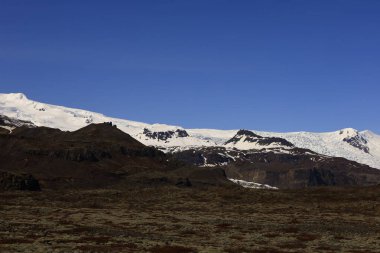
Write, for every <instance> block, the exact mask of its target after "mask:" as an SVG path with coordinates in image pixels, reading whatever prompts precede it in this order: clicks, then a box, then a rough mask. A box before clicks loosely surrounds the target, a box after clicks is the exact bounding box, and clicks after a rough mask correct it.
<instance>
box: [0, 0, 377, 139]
mask: <svg viewBox="0 0 380 253" xmlns="http://www.w3.org/2000/svg"><path fill="white" fill-rule="evenodd" d="M379 13H380V1H377V0H318V1H306V0H246V1H245V0H238V1H232V0H191V1H187V0H175V1H174V0H151V1H148V0H129V1H122V0H120V1H118V0H112V1H106V0H102V1H98V0H65V1H51V0H45V1H42V0H0V93H10V92H22V93H24V94H26V96H27V97H29V98H30V99H33V100H37V101H40V102H45V103H50V104H57V105H63V106H67V107H74V108H81V109H86V110H91V111H96V112H100V113H103V114H106V115H107V116H112V117H119V118H125V119H129V120H135V121H141V122H146V123H165V124H170V125H179V126H183V127H186V128H217V129H243V128H244V129H254V130H267V131H282V132H287V131H316V132H323V131H333V130H337V129H341V128H346V127H353V128H356V129H359V130H364V129H370V130H372V131H374V132H377V133H380V15H379Z"/></svg>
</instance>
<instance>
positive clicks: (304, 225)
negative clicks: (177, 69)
mask: <svg viewBox="0 0 380 253" xmlns="http://www.w3.org/2000/svg"><path fill="white" fill-rule="evenodd" d="M0 252H154V253H158V252H380V186H377V187H369V188H346V189H343V188H316V189H307V190H292V191H290V190H286V191H285V190H280V191H275V190H250V189H242V188H237V187H230V188H219V187H209V188H192V187H189V188H176V187H159V188H156V189H155V188H140V189H133V188H132V189H128V190H123V191H118V190H91V191H73V190H67V191H42V192H2V193H0Z"/></svg>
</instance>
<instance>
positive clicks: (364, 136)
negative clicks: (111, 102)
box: [0, 93, 380, 169]
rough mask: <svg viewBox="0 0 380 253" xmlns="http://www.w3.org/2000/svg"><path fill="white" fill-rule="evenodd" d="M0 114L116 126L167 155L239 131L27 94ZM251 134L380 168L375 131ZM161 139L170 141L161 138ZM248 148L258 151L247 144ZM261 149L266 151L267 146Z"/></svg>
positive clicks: (11, 98) (68, 125)
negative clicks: (135, 117)
mask: <svg viewBox="0 0 380 253" xmlns="http://www.w3.org/2000/svg"><path fill="white" fill-rule="evenodd" d="M0 114H2V115H5V116H7V117H11V118H16V119H19V120H23V121H30V122H31V123H33V124H34V125H36V126H48V127H52V128H58V129H61V130H70V131H73V130H78V129H80V128H82V127H84V126H86V125H89V124H91V123H103V122H113V124H115V125H117V126H118V127H119V128H120V129H121V130H122V131H124V132H126V133H128V134H129V135H131V136H132V137H133V138H135V139H136V140H138V141H140V142H142V143H143V144H145V145H148V146H155V147H157V148H159V149H161V150H163V151H165V152H175V151H180V150H187V149H192V148H196V147H215V146H225V143H226V142H227V141H228V140H230V139H231V138H233V136H235V135H236V133H237V132H238V131H239V130H217V129H185V128H183V127H180V126H171V125H165V124H147V123H142V122H136V121H130V120H124V119H118V118H112V117H107V116H105V115H103V114H100V113H96V112H91V111H86V110H82V109H74V108H67V107H64V106H56V105H50V104H45V103H40V102H37V101H33V100H30V99H28V98H27V96H26V95H24V94H22V93H10V94H0ZM249 131H251V132H253V133H254V134H256V135H259V136H262V137H265V138H269V137H270V138H282V139H284V140H286V141H288V142H290V143H292V144H293V145H294V146H296V147H299V148H305V149H310V150H312V151H314V152H317V153H320V154H322V155H328V156H334V157H344V158H347V159H349V160H353V161H356V162H359V163H363V164H367V165H369V166H371V167H374V168H378V169H380V136H378V135H377V134H376V133H374V132H373V131H370V130H364V131H358V130H356V129H353V128H344V129H340V130H337V131H333V132H324V133H313V132H305V131H302V132H289V133H276V132H265V131H255V130H249ZM172 132H174V133H172ZM158 136H164V137H165V138H158ZM228 148H238V149H239V147H236V146H234V145H230V146H228ZM246 148H247V149H250V148H258V147H257V146H252V147H251V146H249V145H247V147H246ZM259 148H261V146H259ZM262 148H267V147H265V146H262Z"/></svg>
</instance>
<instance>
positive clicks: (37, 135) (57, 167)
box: [0, 123, 228, 189]
mask: <svg viewBox="0 0 380 253" xmlns="http://www.w3.org/2000/svg"><path fill="white" fill-rule="evenodd" d="M0 146H1V147H2V149H1V152H0V164H1V168H0V170H1V171H3V172H4V171H5V172H10V173H16V174H20V173H26V174H30V175H33V176H34V177H35V178H36V179H37V180H38V181H39V182H40V184H41V188H43V189H44V188H63V187H73V188H97V187H123V186H125V185H129V186H130V185H131V184H135V185H150V184H157V183H160V184H177V183H178V181H180V180H184V178H189V179H188V180H191V181H192V184H191V185H197V182H196V181H197V179H196V178H197V177H199V176H196V177H194V178H195V179H194V180H192V179H191V174H192V172H193V171H194V173H195V172H196V173H198V169H196V168H194V167H192V166H188V168H187V169H186V170H184V169H183V168H181V166H180V165H179V164H178V163H175V162H168V161H167V158H166V156H165V154H164V153H162V152H161V151H158V150H157V149H155V148H152V147H146V146H145V145H143V144H141V143H140V142H138V141H136V140H135V139H133V138H132V137H131V136H129V135H128V134H126V133H124V132H122V131H120V130H119V129H117V128H116V127H115V126H112V124H110V123H104V124H92V125H89V126H87V127H84V128H82V129H80V130H78V131H75V132H63V131H60V130H57V129H51V128H46V127H36V128H27V127H21V128H16V129H14V130H13V131H12V133H11V134H0ZM210 171H215V170H210ZM210 171H205V173H210ZM185 172H186V173H185ZM211 173H212V172H211ZM215 173H216V175H219V174H220V173H219V174H218V172H217V171H215ZM207 176H208V175H207ZM218 177H219V176H218ZM213 180H214V179H211V180H209V182H210V184H213ZM220 180H221V181H224V182H225V183H228V180H227V179H226V178H225V176H224V178H223V177H222V178H221V179H220ZM198 181H199V182H200V183H201V184H203V183H207V182H208V179H207V177H206V175H205V176H204V177H202V180H198Z"/></svg>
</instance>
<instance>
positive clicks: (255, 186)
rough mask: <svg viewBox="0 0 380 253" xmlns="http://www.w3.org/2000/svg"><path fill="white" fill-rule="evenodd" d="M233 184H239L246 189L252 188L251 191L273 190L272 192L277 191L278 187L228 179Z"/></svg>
mask: <svg viewBox="0 0 380 253" xmlns="http://www.w3.org/2000/svg"><path fill="white" fill-rule="evenodd" d="M228 180H230V181H231V182H233V183H235V184H238V185H240V186H242V187H244V188H251V189H272V190H277V189H278V188H277V187H273V186H270V185H267V184H258V183H255V182H250V181H245V180H240V179H233V178H228Z"/></svg>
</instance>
